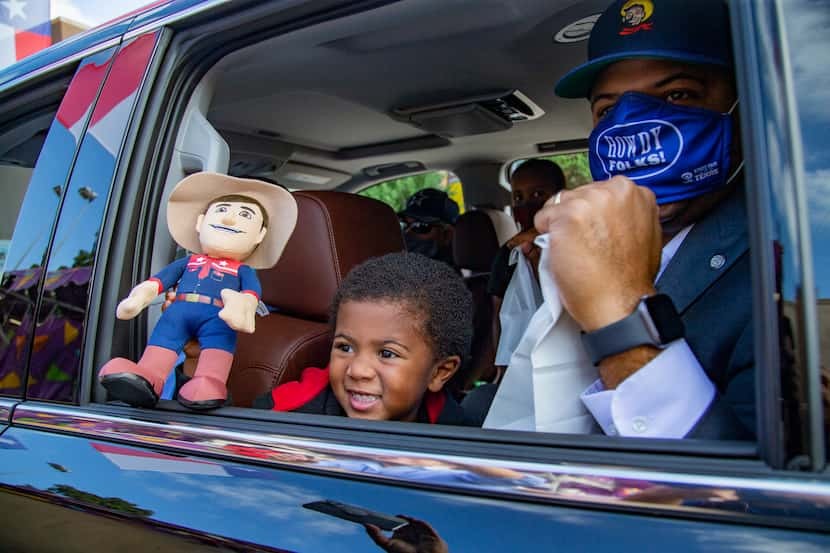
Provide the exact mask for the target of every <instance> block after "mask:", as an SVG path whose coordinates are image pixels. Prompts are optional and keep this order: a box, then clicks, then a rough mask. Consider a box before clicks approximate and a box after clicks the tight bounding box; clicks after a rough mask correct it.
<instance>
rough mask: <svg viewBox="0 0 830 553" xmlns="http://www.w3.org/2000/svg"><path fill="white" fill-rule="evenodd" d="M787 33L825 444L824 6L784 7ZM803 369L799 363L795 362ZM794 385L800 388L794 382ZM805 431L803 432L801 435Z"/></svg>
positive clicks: (827, 86) (827, 216) (829, 337)
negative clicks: (810, 256)
mask: <svg viewBox="0 0 830 553" xmlns="http://www.w3.org/2000/svg"><path fill="white" fill-rule="evenodd" d="M783 15H784V21H785V23H786V28H787V29H788V38H789V42H790V56H791V59H790V61H791V63H792V69H793V77H794V86H795V95H796V100H797V103H798V105H797V109H798V115H799V120H800V125H801V137H802V146H803V151H804V166H803V170H804V183H805V185H806V188H807V207H808V211H809V223H810V228H811V231H812V232H811V239H812V248H813V263H814V266H813V269H814V274H815V281H816V282H815V284H816V297H817V299H818V302H817V303H818V305H817V310H818V324H819V332H820V336H821V340H820V359H821V371H822V375H821V390H820V393H821V395H822V399H823V405H824V427H825V444H827V442H828V437H830V365H828V362H829V361H828V360H830V330H828V329H829V328H830V243H828V241H827V237H828V231H829V230H830V200H828V191H830V152H828V150H827V141H826V131H827V127H828V125H830V78H829V77H828V73H827V67H826V63H822V60H826V59H827V51H828V48H830V38H828V35H827V27H828V25H830V2H828V1H826V0H824V1H806V0H801V1H798V2H792V3H787V4H786V8H785V9H784V10H783ZM787 284H788V283H787V282H786V279H785V282H784V298H783V299H784V315H785V316H786V315H788V314H789V315H793V313H788V311H791V310H792V309H793V308H794V306H795V305H797V302H798V299H799V295H800V293H799V290H797V289H793V288H792V287H789V288H788V287H787ZM783 322H784V331H785V334H784V340H785V346H786V347H785V351H790V352H793V354H794V353H795V352H796V351H797V349H796V348H795V343H794V342H795V340H797V339H798V338H797V336H793V335H792V332H791V329H792V328H793V325H792V322H791V321H790V320H789V318H785V319H784V321H783ZM801 362H802V363H803V360H802V361H801ZM798 380H799V382H795V383H794V385H798V384H801V383H803V379H798ZM797 392H798V394H797V397H798V400H799V402H800V403H801V404H802V405H804V404H806V401H807V394H809V393H810V392H812V393H816V392H818V390H808V389H805V387H804V386H802V387H801V388H800V389H798V390H797ZM805 430H806V429H805Z"/></svg>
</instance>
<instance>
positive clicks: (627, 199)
mask: <svg viewBox="0 0 830 553" xmlns="http://www.w3.org/2000/svg"><path fill="white" fill-rule="evenodd" d="M534 222H535V224H536V229H537V230H538V231H539V232H540V233H544V232H547V233H550V271H551V273H552V274H553V277H554V280H555V281H556V284H557V286H558V287H559V293H560V295H561V297H562V303H563V304H564V306H565V309H567V310H568V312H569V313H570V314H571V316H572V317H573V318H574V320H576V322H577V323H578V324H579V326H580V327H581V328H582V329H583V330H584V331H586V332H590V331H592V330H596V329H598V328H602V327H604V326H607V325H609V324H611V323H613V322H616V321H619V320H620V319H622V318H624V317H626V316H628V315H629V314H631V313H632V312H633V311H634V309H635V307H636V306H637V303H638V302H639V300H640V297H641V296H643V295H647V294H654V292H655V290H654V278H655V276H656V275H657V270H658V268H659V267H660V250H661V244H662V241H661V230H660V220H659V216H658V211H657V203H656V201H655V199H654V194H653V193H652V192H651V191H650V190H649V189H647V188H643V187H641V186H637V185H635V184H634V182H632V181H631V180H630V179H628V178H626V177H623V176H616V177H613V178H612V179H610V180H607V181H602V182H594V183H591V184H588V185H585V186H581V187H579V188H577V189H574V190H568V191H566V192H564V193H562V195H561V197H560V203H559V204H556V203H555V198H551V199H550V200H548V201H547V202H546V203H545V206H544V207H543V208H542V209H541V210H540V211H539V212H538V213H537V214H536V218H535V220H534Z"/></svg>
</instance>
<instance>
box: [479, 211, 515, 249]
mask: <svg viewBox="0 0 830 553" xmlns="http://www.w3.org/2000/svg"><path fill="white" fill-rule="evenodd" d="M476 210H477V211H481V212H482V213H486V214H487V215H488V216H489V217H490V220H491V221H492V222H493V227H495V229H496V236H497V237H498V239H499V245H501V244H504V243H505V242H507V241H508V240H510V239H511V238H513V237H514V236H515V235H516V233H518V232H519V225H517V224H516V221H515V220H514V219H513V217H511V216H510V215H508V214H507V213H505V212H504V211H501V210H500V209H492V208H489V207H479V208H476Z"/></svg>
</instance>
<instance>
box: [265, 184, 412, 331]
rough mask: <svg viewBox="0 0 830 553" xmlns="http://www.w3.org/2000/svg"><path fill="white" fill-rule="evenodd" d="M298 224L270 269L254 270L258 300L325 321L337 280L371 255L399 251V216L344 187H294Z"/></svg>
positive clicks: (289, 313) (378, 202)
mask: <svg viewBox="0 0 830 553" xmlns="http://www.w3.org/2000/svg"><path fill="white" fill-rule="evenodd" d="M294 198H295V199H296V200H297V210H298V213H297V227H296V229H295V230H294V234H292V235H291V239H290V240H289V241H288V244H287V245H286V247H285V251H283V254H282V257H281V258H280V260H279V261H278V262H277V264H276V265H275V266H274V267H272V268H271V269H264V270H259V271H257V275H258V276H259V280H260V282H261V283H262V300H263V301H264V302H265V303H266V304H268V305H269V306H272V307H276V308H277V309H279V311H280V312H282V313H285V314H288V315H292V316H294V317H299V318H302V319H311V320H318V321H327V320H328V316H329V304H330V303H331V300H332V298H333V297H334V293H335V291H336V290H337V287H338V286H339V285H340V282H341V281H342V280H343V278H344V277H345V276H346V274H348V272H349V271H350V270H351V269H352V267H354V266H355V265H358V264H360V263H362V262H363V261H366V260H367V259H369V258H370V257H376V256H379V255H384V254H387V253H391V252H397V251H403V249H404V243H403V236H402V234H401V228H400V224H399V222H398V217H397V215H396V214H395V212H394V211H393V210H392V208H391V207H389V206H388V205H386V204H385V203H383V202H380V201H378V200H374V199H371V198H366V197H363V196H358V195H357V194H347V193H344V192H328V191H315V192H305V191H300V192H294Z"/></svg>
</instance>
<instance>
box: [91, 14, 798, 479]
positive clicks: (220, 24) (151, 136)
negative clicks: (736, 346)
mask: <svg viewBox="0 0 830 553" xmlns="http://www.w3.org/2000/svg"><path fill="white" fill-rule="evenodd" d="M332 4H336V2H332ZM375 4H377V2H365V3H361V4H356V5H353V6H348V7H346V8H342V9H343V10H346V11H358V10H361V9H365V7H366V6H372V5H375ZM224 8H226V6H224V7H223V13H227V11H228V10H229V9H228V10H225V9H224ZM749 9H750V8H748V7H741V8H738V7H733V19H740V21H739V22H736V23H735V24H734V25H736V26H737V25H740V26H741V28H742V29H743V30H742V33H744V34H738V33H736V35H735V36H736V37H738V36H749V37H754V36H756V34H757V32H758V31H755V30H753V29H752V28H751V27H749V25H750V21H749V20H747V19H745V18H746V17H747V15H746V14H744V13H743V11H741V10H749ZM271 11H273V10H272V9H270V8H268V7H259V6H258V7H254V8H251V9H239V11H238V12H237V13H236V14H234V15H233V16H230V17H228V18H225V19H222V20H219V19H216V20H214V21H210V20H209V19H207V15H206V14H209V15H213V13H214V12H213V11H210V12H206V14H200V15H206V17H204V18H195V19H194V21H192V22H191V21H187V22H183V23H181V24H178V23H177V24H174V25H173V27H171V28H169V31H168V33H169V39H170V43H169V45H168V48H167V52H166V53H165V55H164V56H163V59H160V60H159V62H158V63H159V65H158V67H157V75H158V77H159V78H158V80H157V81H155V82H153V83H152V87H150V88H152V90H151V91H149V92H148V97H147V103H146V106H145V109H144V110H143V118H142V120H141V122H140V123H137V124H133V125H132V126H131V128H132V129H133V130H132V131H131V133H132V136H131V137H129V138H128V140H127V142H126V144H127V146H126V147H125V148H127V149H130V150H132V152H133V153H132V157H131V158H130V159H128V160H127V161H125V162H124V163H119V168H118V170H117V176H116V182H117V183H121V185H120V186H121V187H122V188H121V189H114V190H113V195H115V194H116V193H118V192H120V193H121V197H122V199H121V204H120V206H118V207H117V209H113V210H111V211H110V213H108V216H107V219H106V222H105V227H104V232H113V231H114V230H115V229H117V228H118V229H126V228H127V227H126V226H125V221H136V220H137V221H139V222H140V224H141V225H142V226H141V228H139V229H138V230H133V231H131V234H127V233H125V234H124V236H131V237H134V238H136V240H137V243H138V244H141V245H147V244H149V243H150V242H151V240H152V236H151V233H152V228H154V222H155V214H154V213H155V208H154V207H153V206H155V205H157V204H158V202H159V201H160V197H161V190H160V184H159V183H160V182H162V181H163V175H165V174H166V169H167V162H168V161H169V159H170V155H169V153H170V151H171V149H172V144H173V142H174V141H175V137H176V129H177V126H178V122H179V121H180V120H181V117H182V115H183V112H184V105H185V103H186V98H187V96H188V94H187V92H188V91H189V90H191V91H192V89H193V88H194V87H195V86H196V83H198V82H199V80H200V79H201V78H202V76H203V75H204V74H205V72H206V71H207V69H208V68H209V67H210V66H212V65H213V63H215V61H216V60H218V59H219V57H221V56H223V55H225V54H226V53H227V52H229V51H232V50H235V49H237V48H241V47H243V46H245V45H247V44H250V43H253V42H257V41H259V40H262V39H263V38H265V37H266V36H272V34H273V33H275V32H277V31H276V30H275V28H274V27H269V25H271V23H270V20H269V19H268V17H264V16H269V17H271V18H273V17H275V16H274V14H272V13H270V12H271ZM322 11H324V10H322ZM322 11H321V12H322ZM335 16H336V13H335V14H326V15H321V14H320V13H318V15H317V16H316V17H317V19H315V16H311V19H302V20H301V22H300V23H299V24H298V23H297V22H290V23H288V24H284V25H281V26H279V32H287V31H288V30H293V29H294V28H299V27H298V25H299V26H302V27H305V26H307V25H310V24H315V23H316V22H317V21H319V20H322V19H325V18H326V17H335ZM263 17H264V19H265V20H263V19H262V18H263ZM292 25H293V26H292ZM246 26H247V27H246ZM243 28H247V30H246V31H242V30H241V29H243ZM134 32H138V30H136V31H134ZM216 35H219V36H223V37H227V38H228V39H229V40H226V41H225V43H224V49H216V48H214V49H210V48H208V47H207V46H206V45H207V44H210V43H214V42H215V41H216V39H215V36H216ZM206 37H207V38H206ZM746 55H748V54H746V53H742V58H741V59H743V58H744V57H745V56H746ZM151 78H152V77H151ZM745 78H746V77H743V76H742V77H741V78H739V81H740V80H742V79H745ZM743 86H746V85H743ZM171 99H172V100H171ZM137 111H138V112H141V111H142V110H141V109H139V110H137ZM744 124H745V125H748V124H749V123H748V122H744ZM129 145H134V146H135V147H133V148H129ZM387 180H389V179H387ZM144 183H149V187H148V188H147V192H146V193H145V194H144V195H143V197H141V196H140V195H139V194H138V191H139V190H143V189H144V188H145V186H144ZM753 201H754V203H753V204H752V205H753V206H755V209H761V208H762V207H763V205H764V204H763V201H764V200H763V198H757V197H756V198H754V200H753ZM750 211H752V210H750ZM127 213H133V216H132V217H124V218H123V220H121V221H120V222H119V220H120V219H122V217H121V216H120V215H125V214H127ZM752 240H753V244H757V243H758V241H759V240H760V237H759V236H757V235H753V237H752ZM112 245H113V246H114V247H115V250H113V251H114V252H124V251H128V248H127V243H126V239H125V238H124V237H123V236H122V237H121V238H119V239H118V240H113V243H112ZM139 250H140V248H139ZM116 257H118V256H117V255H112V254H111V255H110V256H109V259H108V261H107V262H106V263H101V264H100V266H96V275H98V274H99V273H98V272H99V271H100V274H101V275H103V274H118V275H121V278H120V279H119V280H118V284H117V285H116V284H115V283H114V282H112V280H111V281H110V282H109V283H107V284H106V285H105V286H102V287H101V290H100V296H99V297H98V298H97V302H96V304H95V305H96V306H97V311H96V316H97V320H98V322H99V324H98V325H97V326H98V328H99V329H101V328H104V329H105V330H104V331H100V330H99V334H98V339H97V340H88V342H87V343H88V344H89V347H90V348H92V349H91V350H90V351H88V352H85V353H90V354H91V353H94V355H85V359H87V360H88V361H87V362H86V363H85V367H84V371H83V374H84V378H85V380H84V381H83V387H82V399H81V402H80V405H81V407H82V408H85V409H91V410H94V411H96V412H102V413H112V414H113V415H114V416H127V417H152V418H154V419H158V418H162V419H165V418H166V420H170V421H177V420H190V419H189V418H188V417H183V415H182V414H181V413H179V411H181V409H179V408H178V407H177V405H176V404H175V403H172V404H167V403H162V404H161V407H162V408H161V409H158V410H155V411H153V412H151V413H147V412H144V411H139V410H135V409H129V408H122V407H118V406H115V405H106V404H102V403H100V402H96V401H95V398H97V399H99V400H100V398H101V397H103V396H101V395H100V390H99V393H98V394H93V393H92V392H91V390H92V388H93V386H94V383H95V379H94V373H95V367H97V366H98V364H99V363H97V362H96V363H95V364H94V365H95V366H90V364H91V362H92V360H96V361H100V360H101V359H105V358H107V356H106V353H105V352H106V351H107V350H109V349H110V347H111V346H110V344H112V343H113V341H116V342H119V343H121V342H123V336H124V335H125V334H128V335H129V338H128V340H127V341H128V343H129V344H131V345H130V347H131V348H132V349H133V350H135V349H136V348H137V347H138V344H139V343H142V342H146V336H145V335H146V331H144V330H142V326H146V325H141V324H139V323H140V321H141V320H142V319H141V318H139V319H138V321H137V322H136V323H132V324H131V325H130V330H129V331H126V332H125V331H120V332H114V331H112V327H113V324H114V321H112V320H111V316H110V313H112V312H114V308H115V305H116V303H117V300H118V298H120V297H123V295H124V294H125V293H126V292H128V291H129V288H130V283H131V282H134V281H135V278H134V277H135V276H137V275H145V276H146V275H147V274H148V271H149V260H148V257H147V256H146V255H145V256H136V258H134V259H131V260H129V261H127V260H124V259H120V260H116V259H115V258H116ZM753 266H754V267H756V270H757V271H759V272H760V275H761V277H763V278H764V279H765V280H764V281H763V282H767V280H768V279H769V276H770V271H769V268H768V267H767V269H764V268H763V266H761V262H760V261H759V260H757V259H756V260H755V261H753ZM753 277H754V275H753ZM753 286H754V282H753ZM104 289H106V290H104ZM758 302H761V303H758ZM756 303H758V304H759V305H763V306H764V308H765V309H768V307H769V306H768V305H767V303H768V302H767V301H766V298H765V296H762V298H761V299H758V297H756ZM756 307H757V305H753V308H756ZM93 322H94V321H93V319H92V317H91V316H90V326H92V325H93ZM761 330H762V331H763V333H762V334H758V336H768V335H770V334H769V333H770V332H773V331H777V326H776V327H774V328H773V327H771V326H769V325H766V324H764V326H763V327H762V328H761ZM119 336H120V337H119ZM108 338H112V339H108ZM94 342H97V343H94ZM104 342H105V343H106V344H107V345H106V346H103V345H102V343H104ZM757 342H760V340H758V341H757ZM757 342H756V350H757V348H759V347H760V346H759V345H758V343H757ZM132 353H133V354H135V353H137V351H132ZM764 397H765V398H766V396H764ZM240 411H245V412H247V413H245V412H240ZM198 416H199V417H209V418H207V419H204V418H203V419H201V420H202V421H209V424H211V425H214V426H217V427H220V428H221V427H225V426H227V427H229V428H239V425H243V426H245V425H246V424H248V423H245V422H242V421H251V422H250V427H251V428H257V427H258V426H259V424H258V423H261V422H263V421H268V422H273V423H279V424H281V425H284V427H285V428H286V429H293V431H295V432H296V433H297V435H298V436H311V437H325V438H332V439H336V440H338V441H345V442H347V443H361V442H362V441H363V438H361V437H360V436H361V434H360V433H361V432H367V434H365V436H374V437H377V436H380V437H381V439H382V440H384V441H385V440H388V436H390V435H391V436H399V437H406V440H411V441H412V443H413V445H415V444H417V445H418V447H419V448H423V449H425V450H433V451H437V452H458V451H461V452H470V453H475V454H476V455H482V456H488V457H489V456H490V455H491V453H492V452H495V451H499V452H500V454H501V455H504V457H505V458H509V459H532V460H538V461H550V460H551V456H552V455H555V456H556V458H557V461H560V460H561V461H568V460H571V459H584V460H586V461H587V462H594V463H606V462H607V457H606V456H604V453H606V452H615V453H620V454H631V456H632V457H630V459H631V460H632V462H635V461H636V462H635V463H634V464H636V465H637V466H654V467H658V468H661V469H666V470H691V471H692V472H697V471H703V472H707V471H708V472H714V473H719V472H720V471H726V472H729V471H732V470H737V471H738V472H740V473H744V471H748V472H746V474H756V475H757V474H763V473H765V472H766V470H767V468H768V467H769V466H772V467H773V468H782V466H781V465H780V464H779V463H778V462H777V461H776V457H775V456H774V455H775V454H774V442H770V441H765V442H762V443H759V444H758V446H760V447H761V448H762V454H761V458H756V457H755V455H756V447H757V446H756V444H754V443H751V444H748V443H744V442H712V441H702V442H699V441H696V440H652V439H638V438H614V437H609V436H575V437H574V436H567V435H552V434H542V433H528V434H524V433H515V432H507V431H496V430H482V429H468V428H464V429H454V428H452V427H442V428H431V427H425V426H418V427H413V426H412V425H411V424H406V423H391V422H375V421H354V420H348V419H338V418H332V417H322V416H321V417H315V416H313V415H302V414H296V413H268V412H257V411H253V410H247V409H240V408H233V407H229V408H222V409H219V410H217V411H214V412H211V413H206V414H199V415H198ZM317 419H320V420H317ZM762 428H765V427H762ZM760 434H763V432H761V433H760ZM407 443H408V442H407ZM459 448H461V449H459ZM655 454H656V455H655ZM560 455H561V457H559V456H560ZM626 459H628V457H626ZM737 460H740V467H741V468H738V469H735V468H730V466H731V465H733V464H734V463H735V462H737Z"/></svg>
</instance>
